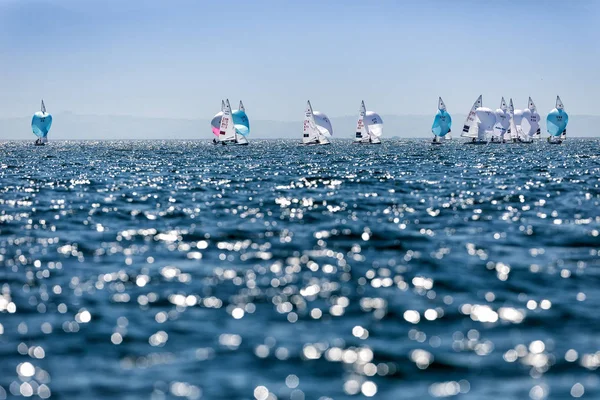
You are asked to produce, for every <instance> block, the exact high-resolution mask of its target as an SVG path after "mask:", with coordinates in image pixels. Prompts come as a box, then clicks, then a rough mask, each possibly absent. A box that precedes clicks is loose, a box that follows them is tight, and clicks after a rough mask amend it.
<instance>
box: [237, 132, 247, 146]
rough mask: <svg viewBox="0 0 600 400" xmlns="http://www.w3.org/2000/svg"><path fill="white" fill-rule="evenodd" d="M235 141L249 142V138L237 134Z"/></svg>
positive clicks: (240, 142) (239, 142)
mask: <svg viewBox="0 0 600 400" xmlns="http://www.w3.org/2000/svg"><path fill="white" fill-rule="evenodd" d="M235 142H236V143H237V144H248V139H247V138H246V137H245V136H242V135H239V134H237V133H236V134H235Z"/></svg>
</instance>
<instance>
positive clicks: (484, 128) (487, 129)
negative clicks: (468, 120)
mask: <svg viewBox="0 0 600 400" xmlns="http://www.w3.org/2000/svg"><path fill="white" fill-rule="evenodd" d="M475 115H476V116H477V128H478V130H477V138H478V139H479V140H486V136H487V135H488V134H491V133H492V132H493V130H494V125H495V124H496V114H495V113H494V111H492V110H491V109H490V108H487V107H478V108H477V109H476V110H475Z"/></svg>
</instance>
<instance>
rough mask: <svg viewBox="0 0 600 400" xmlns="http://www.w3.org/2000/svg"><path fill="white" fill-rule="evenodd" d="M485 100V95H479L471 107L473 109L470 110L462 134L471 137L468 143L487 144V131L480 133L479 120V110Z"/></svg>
mask: <svg viewBox="0 0 600 400" xmlns="http://www.w3.org/2000/svg"><path fill="white" fill-rule="evenodd" d="M482 101H483V95H479V97H478V98H477V100H475V103H473V106H472V107H471V111H469V115H467V119H466V120H465V123H464V125H463V131H462V133H461V134H460V136H462V137H466V138H470V139H472V140H471V141H469V142H467V144H486V143H487V141H485V131H484V132H482V134H483V135H481V134H480V133H479V121H478V118H477V110H478V109H479V108H481V105H482Z"/></svg>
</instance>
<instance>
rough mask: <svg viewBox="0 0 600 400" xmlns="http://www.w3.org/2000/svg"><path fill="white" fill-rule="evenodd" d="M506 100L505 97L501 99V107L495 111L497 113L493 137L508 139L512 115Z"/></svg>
mask: <svg viewBox="0 0 600 400" xmlns="http://www.w3.org/2000/svg"><path fill="white" fill-rule="evenodd" d="M507 108H508V107H507V106H506V101H505V100H504V97H503V98H502V100H501V101H500V108H498V109H497V110H496V112H495V114H496V123H495V124H494V132H493V137H494V138H495V139H496V140H500V141H501V140H506V139H508V135H507V132H508V130H509V128H510V115H509V113H508V112H507Z"/></svg>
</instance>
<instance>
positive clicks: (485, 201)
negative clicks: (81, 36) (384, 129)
mask: <svg viewBox="0 0 600 400" xmlns="http://www.w3.org/2000/svg"><path fill="white" fill-rule="evenodd" d="M599 148H600V141H598V140H577V139H572V140H568V141H567V142H566V143H565V144H563V145H561V146H551V145H548V144H546V143H539V144H536V145H488V146H464V145H461V144H459V143H458V142H457V141H455V142H450V143H444V145H443V146H431V145H429V144H428V143H427V142H426V141H425V140H423V141H416V140H414V141H405V140H402V141H400V140H388V141H385V142H384V144H383V145H381V146H356V145H352V144H351V143H350V142H349V141H337V142H334V143H333V145H331V146H323V147H301V146H298V141H252V143H251V145H250V146H248V147H231V146H228V147H222V146H218V147H216V146H212V145H211V144H209V142H207V141H206V142H205V141H147V142H144V141H112V142H91V141H87V142H74V141H72V142H68V141H67V142H51V143H50V145H48V146H45V147H41V148H35V147H33V146H32V143H29V142H8V143H2V144H1V145H0V164H1V168H0V179H1V182H2V185H1V187H0V191H1V193H0V290H1V293H0V399H3V398H7V397H8V398H12V397H16V396H21V395H23V396H27V397H31V396H33V397H35V396H38V398H39V397H41V398H53V399H83V398H86V399H143V398H146V399H185V398H187V399H200V398H202V399H223V400H226V399H227V400H231V399H255V398H256V399H261V400H265V399H275V398H278V399H293V400H301V399H320V400H326V399H336V400H337V399H352V398H361V397H362V398H364V397H369V396H370V397H374V398H380V399H415V398H439V397H450V398H460V399H490V398H499V399H527V398H532V399H545V398H548V399H568V398H573V397H579V396H582V397H583V398H590V399H591V398H600V378H599V377H598V371H597V368H598V367H599V366H600V314H599V313H598V305H599V304H600V292H599V290H598V288H599V287H600V286H599V284H600V261H599V256H598V252H599V251H600V237H599V230H600V211H599V210H600V208H599V205H600V204H599V203H600V186H599V185H600V181H599V177H600V157H599V156H598V154H599Z"/></svg>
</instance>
